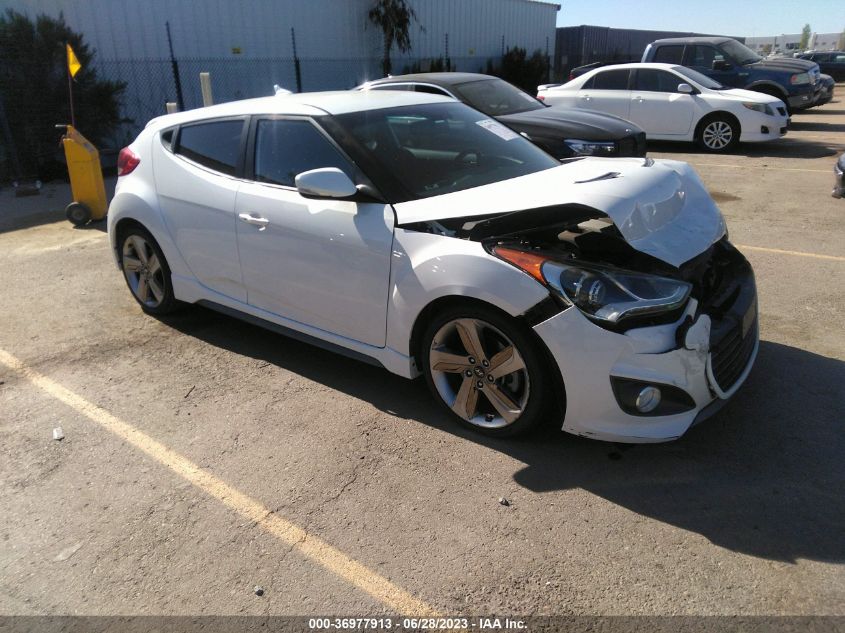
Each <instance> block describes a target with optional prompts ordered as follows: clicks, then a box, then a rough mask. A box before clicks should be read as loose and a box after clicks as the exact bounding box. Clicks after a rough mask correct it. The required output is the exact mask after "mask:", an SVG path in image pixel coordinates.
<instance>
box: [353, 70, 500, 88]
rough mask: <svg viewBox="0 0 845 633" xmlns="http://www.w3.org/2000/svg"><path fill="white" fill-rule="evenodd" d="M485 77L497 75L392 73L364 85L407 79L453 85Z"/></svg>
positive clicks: (484, 78) (480, 79)
mask: <svg viewBox="0 0 845 633" xmlns="http://www.w3.org/2000/svg"><path fill="white" fill-rule="evenodd" d="M486 79H497V77H493V76H491V75H483V74H481V73H452V72H449V73H411V74H409V75H392V76H390V77H384V78H383V79H374V80H373V81H368V82H367V83H366V84H364V86H375V85H381V84H394V83H405V82H408V81H418V82H421V83H429V84H435V85H438V86H455V85H458V84H464V83H467V82H469V81H484V80H486Z"/></svg>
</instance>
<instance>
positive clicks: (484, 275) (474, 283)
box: [387, 228, 549, 356]
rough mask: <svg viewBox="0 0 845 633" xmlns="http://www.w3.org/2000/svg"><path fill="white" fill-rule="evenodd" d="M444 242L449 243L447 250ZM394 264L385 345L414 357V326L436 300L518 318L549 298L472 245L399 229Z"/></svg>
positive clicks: (526, 278) (528, 279) (518, 273)
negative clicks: (475, 303)
mask: <svg viewBox="0 0 845 633" xmlns="http://www.w3.org/2000/svg"><path fill="white" fill-rule="evenodd" d="M443 240H450V244H449V247H448V248H444V245H443ZM444 253H448V255H444ZM391 262H392V264H391V271H390V287H391V292H390V299H389V301H388V307H387V346H388V347H389V348H391V349H393V350H395V351H396V352H399V353H400V354H402V355H404V356H412V354H411V351H412V350H411V349H410V341H411V333H412V331H413V327H414V323H415V322H416V320H417V318H418V317H419V316H420V314H421V313H422V312H423V310H424V309H425V307H426V306H428V305H429V304H431V303H432V302H433V301H436V300H437V299H441V298H443V297H467V298H471V299H477V300H479V301H484V302H485V303H488V304H490V305H493V306H495V307H497V308H499V309H500V310H503V311H504V312H506V313H507V314H510V315H511V316H519V315H521V314H524V313H525V312H526V311H527V310H529V309H530V308H532V307H534V306H535V305H537V304H538V303H539V302H540V301H542V300H543V299H545V298H547V297H548V296H549V293H548V290H546V289H545V288H544V287H543V286H542V285H541V284H540V283H538V282H537V281H535V280H534V279H532V278H531V277H529V276H528V275H526V274H525V273H524V272H522V271H521V270H518V269H517V268H515V267H514V266H512V265H510V264H508V263H507V262H505V261H503V260H501V259H498V258H497V257H494V256H493V255H490V254H489V253H488V252H487V251H486V250H485V249H484V247H483V246H482V245H481V244H480V243H478V242H472V241H469V240H461V239H457V238H454V237H448V236H445V235H435V234H431V233H421V232H418V231H413V230H408V229H402V228H397V229H396V231H395V233H394V239H393V257H392V259H391Z"/></svg>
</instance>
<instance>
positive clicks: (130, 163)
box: [117, 147, 141, 176]
mask: <svg viewBox="0 0 845 633" xmlns="http://www.w3.org/2000/svg"><path fill="white" fill-rule="evenodd" d="M140 162H141V159H140V158H139V157H138V155H137V154H136V153H135V152H133V151H132V150H131V149H129V148H128V147H124V148H123V149H122V150H120V154H118V156H117V175H118V176H126V175H127V174H131V173H132V172H133V171H134V170H135V168H136V167H137V166H138V163H140Z"/></svg>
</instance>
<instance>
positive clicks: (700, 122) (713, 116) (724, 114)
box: [693, 110, 742, 140]
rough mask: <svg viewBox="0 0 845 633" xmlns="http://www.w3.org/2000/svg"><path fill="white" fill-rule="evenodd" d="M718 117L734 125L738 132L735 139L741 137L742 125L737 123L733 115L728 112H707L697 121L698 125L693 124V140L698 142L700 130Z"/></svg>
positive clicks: (737, 120)
mask: <svg viewBox="0 0 845 633" xmlns="http://www.w3.org/2000/svg"><path fill="white" fill-rule="evenodd" d="M720 117H722V118H725V119H729V120H730V121H732V122H733V124H734V125H736V129H737V131H738V132H739V133H738V134H737V139H739V137H741V136H742V124H741V123H740V122H739V119H738V118H737V116H736V115H735V114H733V113H731V112H728V111H727V110H716V111H714V112H708V113H707V114H705V115H704V116H703V117H701V118H700V119H699V120H698V123H696V124H695V134H694V135H693V138H694V139H695V140H698V139H699V138H700V136H701V130H702V129H703V128H704V126H705V125H707V123H709V122H710V121H712V120H713V119H716V118H720Z"/></svg>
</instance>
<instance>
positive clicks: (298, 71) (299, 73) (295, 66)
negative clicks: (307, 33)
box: [290, 27, 302, 92]
mask: <svg viewBox="0 0 845 633" xmlns="http://www.w3.org/2000/svg"><path fill="white" fill-rule="evenodd" d="M290 40H291V43H292V44H293V69H294V72H295V73H296V91H297V92H302V70H301V69H300V67H299V57H298V56H297V55H296V31H294V30H293V27H290Z"/></svg>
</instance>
